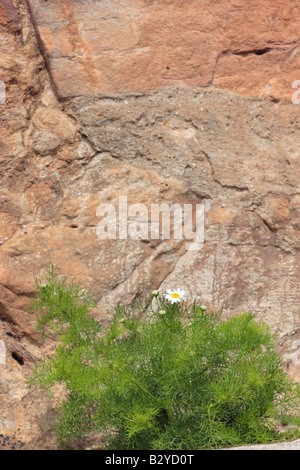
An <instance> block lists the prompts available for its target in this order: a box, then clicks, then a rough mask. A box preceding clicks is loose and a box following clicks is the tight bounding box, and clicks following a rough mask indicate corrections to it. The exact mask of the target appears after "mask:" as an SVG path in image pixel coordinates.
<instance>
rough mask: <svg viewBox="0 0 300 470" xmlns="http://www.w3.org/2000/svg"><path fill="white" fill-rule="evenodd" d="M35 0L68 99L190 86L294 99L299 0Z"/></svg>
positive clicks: (299, 59)
mask: <svg viewBox="0 0 300 470" xmlns="http://www.w3.org/2000/svg"><path fill="white" fill-rule="evenodd" d="M28 1H29V4H30V7H31V11H32V16H33V20H34V22H35V25H36V28H37V31H38V33H39V35H40V38H41V42H42V44H43V48H44V50H45V54H46V57H47V61H48V64H49V71H50V74H51V76H52V78H53V80H54V82H55V84H56V88H57V92H58V94H59V96H60V97H61V98H69V97H74V96H81V95H87V94H89V95H93V96H94V95H95V94H97V93H103V94H108V93H120V92H126V93H127V92H132V93H137V92H141V93H143V92H148V91H150V90H156V89H157V88H159V87H165V86H172V85H179V84H186V85H189V86H210V85H214V86H216V87H218V88H226V89H230V90H234V91H235V92H238V93H242V94H246V95H250V96H258V95H261V94H262V95H272V96H284V97H287V98H288V99H289V100H290V98H291V94H292V93H291V92H292V90H291V86H292V84H291V80H297V71H298V70H299V66H300V49H299V47H300V41H299V27H300V19H299V12H298V7H297V5H296V3H295V2H294V1H293V0H285V1H283V0H276V1H275V2H274V1H273V0H267V1H264V2H263V4H262V2H261V1H260V0H253V1H251V2H247V3H245V2H244V1H243V0H226V1H224V0H214V1H212V0H205V1H202V2H201V6H200V5H199V1H198V0H189V1H185V0H154V1H150V0H138V1H136V0H134V1H133V0H122V1H120V0H110V1H106V2H100V1H96V2H95V1H94V0H82V1H76V2H74V1H73V0H63V1H62V0H51V2H47V1H40V0H28ZM293 75H295V78H294V79H293V78H292V79H291V77H293Z"/></svg>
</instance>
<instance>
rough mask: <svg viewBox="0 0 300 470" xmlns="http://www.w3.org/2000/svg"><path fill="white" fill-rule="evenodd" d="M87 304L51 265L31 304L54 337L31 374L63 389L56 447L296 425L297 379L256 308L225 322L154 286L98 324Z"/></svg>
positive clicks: (203, 437)
mask: <svg viewBox="0 0 300 470" xmlns="http://www.w3.org/2000/svg"><path fill="white" fill-rule="evenodd" d="M91 305H92V302H91V301H90V300H89V299H88V295H87V292H85V291H84V290H82V289H81V287H80V286H79V285H78V284H76V285H74V284H71V285H67V283H66V279H63V280H59V279H58V278H57V277H56V276H55V273H54V272H53V270H50V271H49V273H48V277H47V279H46V284H38V298H37V299H36V300H34V301H33V303H32V305H31V310H32V311H36V310H38V311H39V312H40V316H39V320H38V327H39V329H40V330H42V331H43V332H44V333H45V332H46V331H47V329H48V327H50V328H51V329H52V330H54V331H55V332H56V333H57V334H58V339H59V340H60V344H59V345H58V346H57V349H56V353H55V355H54V357H52V358H50V359H45V360H42V361H41V362H40V363H39V364H37V365H36V366H35V368H34V370H33V372H32V375H31V377H30V378H28V383H29V385H30V386H32V385H34V384H35V385H38V386H40V387H42V388H43V389H46V390H50V389H51V388H52V387H53V385H55V384H57V383H61V384H64V386H65V389H66V397H65V399H64V401H62V402H61V403H60V404H59V409H58V420H57V434H58V440H59V442H60V444H62V445H68V442H70V441H71V440H74V439H78V438H80V437H82V436H84V435H85V434H86V433H88V432H90V431H92V430H101V431H103V432H105V433H106V435H107V448H111V449H115V450H117V449H131V450H132V449H148V450H152V449H156V450H164V449H169V450H172V449H175V450H180V449H201V448H212V447H221V446H222V447H224V446H229V445H239V444H245V443H254V442H255V443H258V442H268V441H273V440H275V439H277V438H278V437H279V434H278V433H277V432H276V430H275V429H274V424H273V423H274V419H279V418H280V417H281V416H284V419H285V420H287V422H292V423H296V424H299V401H300V392H299V385H298V384H295V383H293V382H292V381H291V379H290V378H289V377H288V375H287V374H286V373H285V372H284V371H283V369H282V363H281V360H280V357H279V355H278V353H277V352H276V351H275V338H274V336H273V335H271V333H270V331H269V327H268V326H267V325H266V324H260V323H258V322H257V321H256V320H255V318H254V316H253V315H252V314H249V313H241V314H239V315H237V316H235V317H233V318H230V319H225V320H222V319H221V316H220V313H218V314H214V313H208V311H207V309H206V307H204V306H202V305H199V304H198V303H197V302H193V303H187V302H177V303H171V302H170V301H169V300H167V299H166V298H165V297H164V296H159V295H158V293H157V292H154V293H153V295H151V296H150V297H149V298H148V299H146V301H145V303H141V302H140V303H137V304H135V305H128V306H125V305H118V306H117V307H116V308H115V310H114V312H113V317H112V322H111V325H110V326H109V327H108V328H107V329H106V330H103V329H102V327H101V325H100V323H99V322H98V321H96V320H94V319H93V318H92V317H91V316H90V315H89V314H88V311H89V308H90V306H91ZM280 437H281V436H280ZM281 438H282V437H281Z"/></svg>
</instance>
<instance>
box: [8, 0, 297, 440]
mask: <svg viewBox="0 0 300 470" xmlns="http://www.w3.org/2000/svg"><path fill="white" fill-rule="evenodd" d="M299 23H300V13H299V11H297V6H296V4H295V2H293V1H291V0H288V1H285V2H282V1H281V0H275V1H274V0H273V1H269V0H268V1H265V2H263V3H262V2H261V1H259V0H253V1H251V2H245V1H242V0H230V1H229V0H228V1H223V0H222V1H218V0H203V1H201V2H200V1H196V0H172V1H169V0H153V1H151V0H121V1H116V0H111V1H104V2H103V1H91V0H76V1H75V0H28V1H27V2H25V1H24V0H16V1H13V0H2V1H1V5H0V39H1V40H0V80H1V81H2V82H3V83H4V84H5V88H6V101H5V104H4V105H0V177H1V183H0V184H1V194H0V243H1V245H0V266H1V269H0V290H1V297H0V340H1V341H2V342H4V344H5V348H6V361H5V363H3V364H1V362H0V373H1V375H0V400H1V409H2V418H1V423H0V443H1V444H3V446H4V448H9V447H13V446H15V447H16V448H55V441H54V435H53V431H52V419H53V403H51V402H48V400H46V399H45V398H44V397H42V396H41V395H40V394H38V393H36V392H31V391H30V392H28V389H27V387H26V383H25V379H24V377H25V376H26V374H27V373H28V372H29V370H30V367H31V365H32V364H33V362H34V361H35V360H36V358H38V357H40V356H41V355H43V354H48V353H49V354H50V353H51V348H52V344H51V342H50V343H49V344H46V345H41V344H40V339H39V338H38V337H37V335H36V333H35V329H34V318H32V317H29V315H28V314H27V313H26V305H28V302H29V298H30V296H31V295H33V294H34V292H35V277H40V276H42V275H43V273H44V272H45V269H46V268H47V267H48V266H49V265H50V264H55V265H57V266H58V268H59V270H60V272H61V273H62V274H66V275H67V276H68V277H70V278H71V279H74V280H76V281H81V282H82V283H83V284H84V286H85V287H88V288H90V289H91V291H92V293H93V295H94V297H95V298H96V299H97V301H98V308H97V309H96V310H95V311H94V315H95V316H96V317H97V318H99V319H101V321H103V322H107V321H109V318H110V311H111V308H112V306H113V305H114V304H115V303H116V302H118V301H125V302H126V301H131V300H133V299H135V298H138V297H140V296H142V295H143V294H145V293H148V292H149V291H150V290H153V289H162V290H163V289H166V288H170V287H182V288H184V289H185V290H186V291H187V293H188V294H189V297H190V298H193V297H195V296H197V297H199V298H201V299H202V301H203V302H204V303H206V304H207V305H209V306H211V307H212V308H223V309H224V314H228V315H231V314H235V313H236V312H239V311H242V310H251V311H255V312H257V314H258V318H259V319H262V320H265V321H267V322H268V323H269V324H270V325H271V326H272V329H273V330H274V331H277V332H278V334H279V338H280V340H279V345H280V350H281V352H282V354H283V356H284V358H285V359H286V361H287V367H288V370H289V373H290V374H291V375H292V376H293V377H295V378H296V379H299V365H298V364H297V362H298V361H297V360H296V359H295V354H294V353H295V344H297V340H299V339H300V338H299V326H300V319H299V309H300V289H299V287H300V267H299V266H300V254H299V253H300V252H299V246H300V245H299V232H300V191H299V177H300V169H299V145H300V121H299V112H300V111H299V110H300V107H299V106H297V105H295V104H293V103H292V93H293V92H294V91H295V90H293V89H292V83H293V82H294V81H295V80H300V76H299V73H300V72H299V67H298V65H299V60H300V59H299V57H300V56H299V44H300V38H299V32H298V31H299ZM120 196H123V197H124V196H126V197H127V202H128V206H131V205H132V204H144V206H145V207H146V208H147V209H148V211H149V213H150V206H151V204H162V203H168V204H169V205H171V204H173V203H178V204H181V205H183V204H192V205H193V206H195V205H196V204H203V205H204V207H205V243H204V246H203V248H202V249H201V250H199V251H189V250H187V244H186V241H185V240H175V239H174V238H172V237H171V239H170V240H164V239H151V237H148V238H147V237H144V239H142V240H134V239H131V238H127V239H118V238H117V239H116V240H99V238H98V237H97V233H96V228H97V224H98V223H99V220H100V218H99V216H98V215H97V208H98V207H99V205H100V204H104V203H110V204H113V205H114V206H115V207H118V202H119V197H120ZM142 222H145V219H143V220H142ZM292 358H294V359H293V360H292ZM1 436H2V437H1ZM1 439H2V440H1Z"/></svg>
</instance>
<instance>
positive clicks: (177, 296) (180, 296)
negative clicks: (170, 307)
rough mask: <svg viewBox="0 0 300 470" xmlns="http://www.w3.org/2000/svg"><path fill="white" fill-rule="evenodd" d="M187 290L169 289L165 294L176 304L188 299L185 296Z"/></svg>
mask: <svg viewBox="0 0 300 470" xmlns="http://www.w3.org/2000/svg"><path fill="white" fill-rule="evenodd" d="M184 294H185V291H184V290H181V289H167V294H165V298H166V299H167V300H168V301H169V302H171V304H174V303H176V302H181V301H182V300H186V298H185V297H184Z"/></svg>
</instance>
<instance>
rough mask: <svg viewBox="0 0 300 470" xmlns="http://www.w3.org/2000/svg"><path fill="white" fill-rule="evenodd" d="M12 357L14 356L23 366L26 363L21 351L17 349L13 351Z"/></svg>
mask: <svg viewBox="0 0 300 470" xmlns="http://www.w3.org/2000/svg"><path fill="white" fill-rule="evenodd" d="M11 357H12V358H13V359H14V360H15V361H17V362H18V363H19V364H20V366H23V365H24V358H23V357H22V356H21V355H20V354H19V353H17V352H16V351H13V352H12V353H11Z"/></svg>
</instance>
